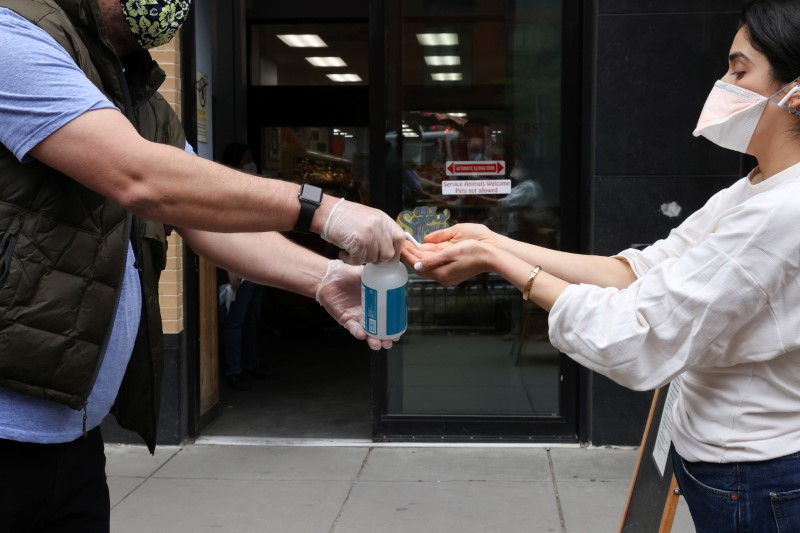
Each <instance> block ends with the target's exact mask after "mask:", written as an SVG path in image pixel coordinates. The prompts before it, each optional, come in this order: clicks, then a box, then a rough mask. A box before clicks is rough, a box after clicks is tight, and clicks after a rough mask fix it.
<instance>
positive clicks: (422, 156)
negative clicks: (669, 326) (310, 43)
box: [386, 0, 563, 418]
mask: <svg viewBox="0 0 800 533" xmlns="http://www.w3.org/2000/svg"><path fill="white" fill-rule="evenodd" d="M392 9H394V10H395V11H393V12H392V13H393V14H390V16H397V17H398V20H399V29H398V30H397V31H398V33H397V35H396V36H395V37H396V39H397V41H396V42H397V46H396V48H397V50H398V51H399V52H398V53H399V55H400V57H399V58H398V59H399V61H397V64H398V65H399V67H398V68H397V69H396V70H394V71H392V72H394V75H396V77H397V78H396V81H397V85H398V87H399V89H398V98H397V100H398V101H399V102H401V104H400V108H399V109H392V110H391V111H390V115H391V116H392V117H393V118H394V121H392V120H390V123H392V122H393V124H392V127H390V128H389V131H388V132H387V135H386V143H387V151H388V159H387V165H388V168H387V172H389V173H392V172H400V174H401V176H402V180H401V182H402V206H403V211H402V212H401V213H400V215H399V216H398V220H399V221H400V222H401V224H403V225H404V226H405V227H406V229H408V230H409V231H411V232H412V233H413V234H414V235H415V237H416V238H417V239H418V240H422V239H423V238H424V236H425V235H426V234H427V233H430V232H431V231H435V230H436V229H440V228H442V227H445V226H451V225H454V224H458V223H477V224H484V225H486V226H487V227H489V228H490V229H492V230H493V231H495V232H497V233H499V234H501V235H507V236H510V237H512V238H514V239H518V240H522V241H525V242H529V243H533V244H538V245H542V246H547V247H552V248H557V247H558V246H559V233H560V220H559V217H560V201H561V200H560V199H561V175H560V174H561V168H560V162H561V157H562V147H561V124H562V121H561V109H562V104H561V97H562V96H561V95H562V84H561V77H562V73H561V68H562V67H561V65H562V56H561V47H562V45H561V31H560V28H561V26H562V24H561V17H562V12H561V2H560V1H556V0H509V1H501V2H481V1H473V0H462V1H455V0H452V1H447V2H439V1H436V0H415V1H402V2H397V3H394V4H393V7H392ZM390 42H391V40H390ZM389 62H390V61H389ZM390 78H391V76H390ZM408 331H409V332H408V333H407V334H406V336H405V338H404V339H403V341H402V342H401V343H400V349H399V350H397V351H394V350H393V351H392V352H390V354H389V355H388V363H387V383H388V413H389V414H397V415H411V414H418V415H472V416H525V417H544V418H547V417H559V416H562V415H563V413H562V405H563V402H562V379H561V378H562V375H563V373H562V366H561V365H562V361H561V356H560V354H559V353H558V351H557V350H556V349H555V348H553V347H552V346H551V345H550V343H549V341H548V335H547V316H546V314H545V313H544V312H543V311H541V310H540V309H539V308H538V307H536V306H534V305H533V304H530V303H529V302H523V301H522V299H521V297H520V294H519V291H517V290H516V289H515V288H514V287H513V286H511V285H510V284H509V283H507V282H505V281H504V280H502V279H501V278H499V277H497V276H495V275H492V274H485V275H481V276H478V277H476V278H473V279H471V280H468V281H466V282H464V283H462V284H460V285H458V286H456V287H442V286H440V285H438V284H437V283H434V282H430V281H428V280H425V279H423V278H421V277H419V276H416V275H415V274H414V273H413V272H412V273H411V283H410V289H409V330H408Z"/></svg>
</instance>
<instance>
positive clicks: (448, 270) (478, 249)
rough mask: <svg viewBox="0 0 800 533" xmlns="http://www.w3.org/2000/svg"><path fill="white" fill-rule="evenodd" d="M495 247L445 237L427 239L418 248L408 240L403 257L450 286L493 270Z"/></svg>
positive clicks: (415, 266) (432, 277)
mask: <svg viewBox="0 0 800 533" xmlns="http://www.w3.org/2000/svg"><path fill="white" fill-rule="evenodd" d="M445 231H446V230H445ZM427 240H428V239H426V241H427ZM498 250H499V249H498V248H497V247H496V246H493V245H491V244H488V243H486V242H481V241H478V240H474V239H468V240H464V241H460V242H453V241H450V240H448V241H444V242H440V243H435V244H433V243H427V242H426V244H423V245H422V246H421V247H420V248H419V249H417V248H415V247H414V246H413V245H411V244H407V245H406V246H404V247H403V251H402V257H403V260H404V261H405V262H406V263H407V264H410V265H413V267H414V270H415V271H416V272H417V273H418V274H419V275H421V276H425V277H427V278H430V279H432V280H434V281H438V282H439V283H441V284H442V285H447V286H449V285H456V284H458V283H461V282H462V281H465V280H467V279H469V278H471V277H473V276H475V275H477V274H481V273H483V272H490V271H492V264H493V262H494V257H495V255H496V253H497V251H498Z"/></svg>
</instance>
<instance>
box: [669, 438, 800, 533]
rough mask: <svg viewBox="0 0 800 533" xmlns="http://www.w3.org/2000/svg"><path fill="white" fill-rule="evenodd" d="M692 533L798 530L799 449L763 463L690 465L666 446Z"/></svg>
mask: <svg viewBox="0 0 800 533" xmlns="http://www.w3.org/2000/svg"><path fill="white" fill-rule="evenodd" d="M672 465H673V469H674V471H675V478H676V479H677V480H678V486H679V487H680V489H681V495H682V496H683V497H684V498H685V500H686V505H687V506H688V507H689V512H690V513H691V515H692V520H693V521H694V525H695V528H696V530H697V533H740V532H741V533H744V532H747V533H776V532H777V533H789V532H800V452H798V453H794V454H791V455H787V456H784V457H779V458H777V459H771V460H769V461H758V462H745V463H703V462H697V463H692V462H689V461H685V460H683V459H682V458H681V456H680V455H678V453H677V452H676V451H675V448H674V447H673V448H672Z"/></svg>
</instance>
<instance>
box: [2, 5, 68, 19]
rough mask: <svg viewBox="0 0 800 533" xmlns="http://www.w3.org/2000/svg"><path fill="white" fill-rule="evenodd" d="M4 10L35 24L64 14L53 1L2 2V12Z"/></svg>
mask: <svg viewBox="0 0 800 533" xmlns="http://www.w3.org/2000/svg"><path fill="white" fill-rule="evenodd" d="M4 8H5V9H8V10H10V11H13V12H14V13H16V14H17V15H19V16H21V17H22V18H25V19H27V20H29V21H30V22H32V23H34V24H38V22H39V21H41V20H43V19H45V18H46V17H50V16H53V15H56V16H60V15H62V14H63V12H62V11H61V8H60V7H59V6H58V4H56V3H55V2H53V1H52V0H0V12H2V10H3V9H4Z"/></svg>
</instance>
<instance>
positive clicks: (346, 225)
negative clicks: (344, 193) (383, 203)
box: [320, 198, 405, 265]
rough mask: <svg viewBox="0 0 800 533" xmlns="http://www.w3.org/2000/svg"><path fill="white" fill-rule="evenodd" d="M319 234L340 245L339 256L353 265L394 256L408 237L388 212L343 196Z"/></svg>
mask: <svg viewBox="0 0 800 533" xmlns="http://www.w3.org/2000/svg"><path fill="white" fill-rule="evenodd" d="M320 236H321V237H322V238H323V239H325V240H326V241H328V242H330V243H333V244H335V245H336V246H338V247H339V248H341V249H342V251H341V252H339V259H341V260H342V261H344V262H345V263H349V264H351V265H363V264H364V263H383V262H385V261H389V260H390V259H394V258H396V257H398V256H399V255H400V248H401V247H402V245H403V241H404V239H405V234H404V233H403V230H402V229H401V228H400V226H399V225H398V224H397V223H395V221H394V220H392V219H391V218H389V215H387V214H386V213H384V212H383V211H379V210H377V209H373V208H371V207H368V206H365V205H361V204H357V203H355V202H348V201H347V200H345V199H344V198H342V199H341V200H339V202H338V203H337V204H336V205H335V206H333V209H331V212H330V214H329V215H328V220H326V221H325V227H324V228H323V229H322V233H321V234H320Z"/></svg>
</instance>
